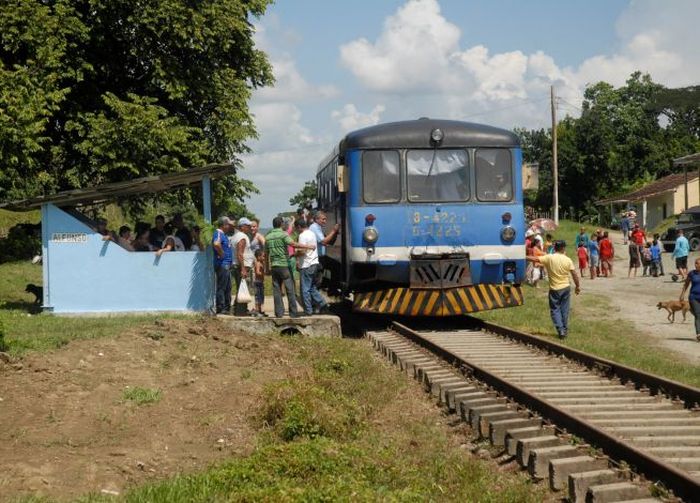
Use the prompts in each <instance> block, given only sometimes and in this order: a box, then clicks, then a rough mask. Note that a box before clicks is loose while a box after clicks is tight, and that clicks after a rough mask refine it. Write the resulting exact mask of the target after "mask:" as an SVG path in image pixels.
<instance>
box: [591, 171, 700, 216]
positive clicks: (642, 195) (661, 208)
mask: <svg viewBox="0 0 700 503" xmlns="http://www.w3.org/2000/svg"><path fill="white" fill-rule="evenodd" d="M686 184H687V187H688V195H687V198H686ZM699 185H700V184H699V181H698V174H697V173H694V174H691V173H688V178H687V180H686V175H685V174H684V173H677V174H673V175H668V176H665V177H663V178H660V179H658V180H656V181H655V182H653V183H650V184H649V185H646V186H644V187H642V188H641V189H637V190H634V191H632V192H628V193H627V194H622V195H619V196H614V197H608V198H606V199H601V200H600V201H597V202H596V205H597V206H599V207H600V209H601V213H602V214H604V213H607V212H606V209H609V212H610V218H611V219H614V218H615V215H617V214H618V213H619V212H620V211H621V210H623V209H625V208H628V207H634V208H635V209H636V211H637V221H638V222H639V223H640V224H642V225H643V226H645V227H647V228H649V229H653V228H654V227H656V226H657V225H658V224H659V223H660V222H661V221H662V220H664V219H666V218H668V217H670V216H672V215H677V214H679V213H681V212H683V211H684V210H685V209H686V208H689V207H691V206H697V205H698V204H700V191H699V190H698V187H699Z"/></svg>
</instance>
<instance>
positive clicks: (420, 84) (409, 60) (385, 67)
mask: <svg viewBox="0 0 700 503" xmlns="http://www.w3.org/2000/svg"><path fill="white" fill-rule="evenodd" d="M460 35H461V32H460V30H459V28H457V27H456V26H455V25H454V24H452V23H450V22H448V21H447V20H446V19H445V18H444V17H443V16H442V14H441V13H440V5H439V4H438V3H437V2H436V1H433V0H428V1H425V0H411V1H410V2H408V3H407V4H405V5H404V6H403V7H401V8H399V9H398V11H397V12H396V14H394V15H393V16H389V17H388V18H387V19H386V21H385V22H384V31H383V32H382V34H381V35H380V36H379V38H378V39H377V41H376V42H375V43H371V42H369V41H368V40H367V39H365V38H360V39H358V40H355V41H353V42H350V43H348V44H345V45H343V46H341V47H340V57H341V61H342V62H343V64H344V65H346V66H347V67H348V68H349V69H350V70H351V71H352V73H354V74H355V76H357V77H358V78H359V79H360V81H361V82H362V83H363V84H365V85H366V86H367V87H368V88H370V89H373V90H376V91H385V92H397V91H398V92H401V91H426V90H430V91H437V90H439V89H440V88H442V87H443V86H445V85H447V84H448V83H450V81H451V80H452V79H451V77H450V75H449V71H448V70H449V66H450V61H449V60H450V55H451V54H452V53H453V52H454V51H456V50H457V49H458V45H457V44H458V42H459V37H460Z"/></svg>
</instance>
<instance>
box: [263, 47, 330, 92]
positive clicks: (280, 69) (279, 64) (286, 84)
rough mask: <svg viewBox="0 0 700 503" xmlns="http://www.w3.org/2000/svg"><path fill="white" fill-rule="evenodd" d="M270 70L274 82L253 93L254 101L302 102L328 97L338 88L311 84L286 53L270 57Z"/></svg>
mask: <svg viewBox="0 0 700 503" xmlns="http://www.w3.org/2000/svg"><path fill="white" fill-rule="evenodd" d="M271 63H272V72H273V74H274V76H275V84H274V86H272V87H264V88H262V89H259V90H258V91H256V93H255V100H256V101H294V102H297V103H299V102H303V101H309V100H317V99H328V98H332V97H334V96H337V95H338V89H336V88H335V86H332V85H312V84H310V83H309V82H307V81H306V79H304V77H302V75H301V73H299V70H298V69H297V66H296V62H295V61H294V60H293V59H292V58H291V57H290V56H288V55H284V56H281V57H279V58H277V59H272V61H271Z"/></svg>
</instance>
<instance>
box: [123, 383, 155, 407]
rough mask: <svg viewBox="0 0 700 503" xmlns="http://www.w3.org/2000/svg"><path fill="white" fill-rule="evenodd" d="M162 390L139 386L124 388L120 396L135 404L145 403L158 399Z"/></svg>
mask: <svg viewBox="0 0 700 503" xmlns="http://www.w3.org/2000/svg"><path fill="white" fill-rule="evenodd" d="M162 395H163V394H162V392H161V391H160V390H159V389H150V388H141V387H140V386H136V387H134V388H126V389H125V390H124V392H123V393H122V398H123V399H124V400H128V401H130V402H133V403H134V404H136V405H147V404H151V403H156V402H158V401H160V399H161V397H162Z"/></svg>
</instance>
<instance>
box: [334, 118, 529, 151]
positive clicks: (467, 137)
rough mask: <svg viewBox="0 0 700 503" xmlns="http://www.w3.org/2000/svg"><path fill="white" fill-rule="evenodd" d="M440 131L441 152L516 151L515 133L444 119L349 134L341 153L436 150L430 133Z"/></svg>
mask: <svg viewBox="0 0 700 503" xmlns="http://www.w3.org/2000/svg"><path fill="white" fill-rule="evenodd" d="M435 128H440V129H441V130H442V132H443V133H444V139H443V140H442V143H441V144H440V148H448V147H470V146H474V147H517V146H519V145H520V140H519V139H518V136H517V135H516V134H515V133H513V132H512V131H508V130H506V129H500V128H496V127H492V126H486V125H484V124H474V123H472V122H461V121H453V120H444V119H427V118H424V119H417V120H411V121H402V122H389V123H386V124H378V125H376V126H370V127H366V128H364V129H358V130H357V131H353V132H351V133H348V134H347V136H346V137H345V139H344V140H343V142H341V149H343V150H344V149H353V148H390V147H393V148H396V147H405V148H433V145H432V143H431V142H430V132H431V131H432V130H433V129H435Z"/></svg>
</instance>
